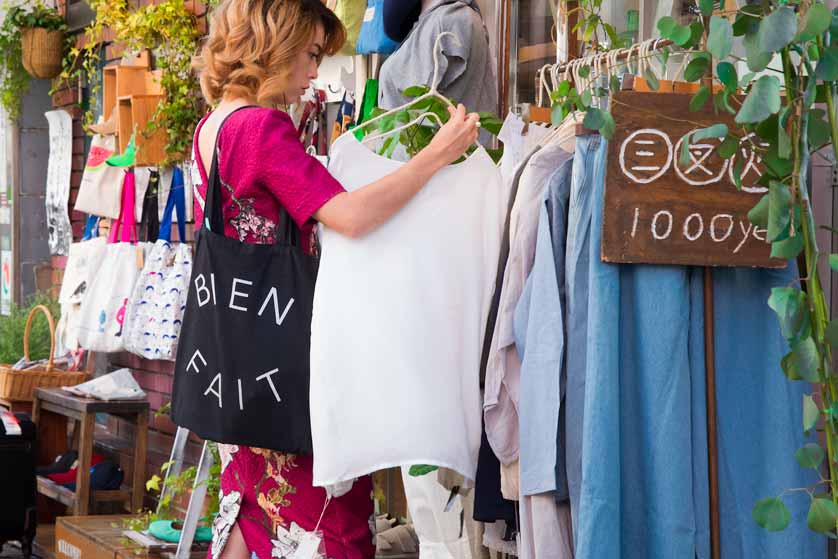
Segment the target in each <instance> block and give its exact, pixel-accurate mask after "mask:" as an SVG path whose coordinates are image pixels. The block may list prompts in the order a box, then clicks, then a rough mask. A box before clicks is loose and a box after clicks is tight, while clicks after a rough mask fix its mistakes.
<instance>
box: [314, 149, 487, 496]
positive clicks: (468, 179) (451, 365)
mask: <svg viewBox="0 0 838 559" xmlns="http://www.w3.org/2000/svg"><path fill="white" fill-rule="evenodd" d="M400 165H402V163H400V162H397V161H392V160H389V159H386V158H383V157H381V156H379V155H377V154H375V153H373V152H372V151H370V150H369V149H368V148H367V147H365V146H364V145H363V144H361V143H360V142H359V141H358V140H357V138H356V137H355V136H354V135H353V134H344V135H343V136H341V137H340V138H339V139H338V141H337V142H335V144H334V146H333V149H332V155H331V159H330V163H329V171H330V172H331V173H332V175H333V176H334V177H335V178H336V179H338V180H339V181H340V183H341V184H342V185H343V186H344V187H345V188H347V189H348V190H350V191H352V190H357V189H358V188H361V187H362V186H364V185H366V184H369V183H370V182H371V181H374V180H376V179H378V178H380V177H382V176H385V175H387V174H389V173H392V172H394V171H395V170H396V169H397V168H398V167H399V166H400ZM502 204H503V200H502V197H501V180H500V175H499V172H498V170H497V168H496V167H495V165H494V163H493V162H492V160H491V158H490V157H489V155H488V154H487V153H486V151H485V150H484V149H483V148H478V149H477V151H475V152H474V153H472V154H471V155H470V156H468V157H467V158H466V160H465V161H464V162H462V163H460V164H457V165H451V166H449V167H446V168H444V169H442V170H441V171H439V172H438V173H437V174H436V175H434V177H432V178H431V180H430V181H429V182H428V184H427V185H426V186H425V187H424V188H423V189H422V191H421V192H420V193H419V194H418V195H417V196H416V197H414V198H413V199H412V200H411V201H410V202H408V204H407V205H406V206H405V207H404V208H403V209H402V210H401V211H400V212H399V214H398V215H397V216H396V217H395V218H394V219H392V220H390V221H388V222H387V223H384V224H383V225H381V226H380V227H379V228H378V229H376V230H375V231H373V232H371V233H369V234H367V235H366V236H364V237H363V238H361V239H349V238H347V237H345V236H342V235H340V234H339V233H337V232H335V231H333V230H330V229H328V228H324V231H323V237H322V243H323V247H322V255H323V256H322V262H321V269H320V275H319V276H318V281H317V287H316V295H315V309H314V313H313V316H312V324H311V344H312V351H311V356H312V381H311V398H312V407H311V409H312V431H313V436H314V483H315V484H316V485H331V484H334V483H337V482H339V481H343V480H347V479H351V478H353V477H357V476H359V475H363V474H365V473H369V472H372V471H376V470H379V469H382V468H386V467H391V466H396V465H408V466H410V465H413V464H430V465H438V466H443V467H447V468H449V469H452V470H455V471H457V472H458V473H460V474H462V475H463V476H464V477H465V478H466V479H468V480H472V481H473V480H474V477H475V469H476V463H477V453H478V448H479V445H480V392H479V355H480V339H481V336H482V334H483V326H484V324H485V318H486V313H487V311H488V301H489V296H490V293H491V287H492V283H491V282H492V271H493V269H494V263H495V262H496V261H497V250H498V242H499V237H500V222H499V216H500V212H499V210H498V208H499V207H500V206H502ZM429 216H432V220H431V222H429ZM431 223H432V226H431V225H430V224H431ZM408 256H409V257H408ZM370 387H375V390H374V391H370ZM382 417H386V418H387V421H381V420H380V419H381V418H382ZM393 433H399V436H398V437H395V438H394V437H393V436H392V434H393ZM384 440H387V441H388V443H387V444H381V441H384Z"/></svg>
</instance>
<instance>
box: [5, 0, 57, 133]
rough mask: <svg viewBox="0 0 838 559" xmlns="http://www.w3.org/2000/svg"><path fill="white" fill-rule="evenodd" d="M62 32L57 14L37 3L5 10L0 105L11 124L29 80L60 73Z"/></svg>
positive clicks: (18, 109) (52, 9)
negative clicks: (7, 114)
mask: <svg viewBox="0 0 838 559" xmlns="http://www.w3.org/2000/svg"><path fill="white" fill-rule="evenodd" d="M65 30H66V24H65V22H64V19H63V18H62V17H61V15H60V14H59V13H58V11H57V10H56V9H55V8H48V7H46V6H45V5H44V4H43V3H41V2H38V3H36V4H35V5H32V6H10V7H8V8H7V11H6V16H5V18H4V19H3V23H2V25H0V52H2V53H3V56H2V57H0V76H2V77H0V103H2V105H3V106H4V107H5V109H6V111H7V112H8V113H9V117H10V118H11V119H12V120H15V119H16V118H17V117H18V115H19V113H20V98H21V96H22V95H23V93H24V92H25V91H26V90H27V89H28V88H29V80H30V79H31V77H36V78H54V77H55V76H57V75H58V74H59V73H60V72H61V62H62V56H63V50H64V32H65Z"/></svg>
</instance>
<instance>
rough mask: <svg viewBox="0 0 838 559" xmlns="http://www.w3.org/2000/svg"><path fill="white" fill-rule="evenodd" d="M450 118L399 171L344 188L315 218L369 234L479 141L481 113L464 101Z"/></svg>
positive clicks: (345, 230) (346, 231) (356, 233)
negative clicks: (468, 110) (468, 109)
mask: <svg viewBox="0 0 838 559" xmlns="http://www.w3.org/2000/svg"><path fill="white" fill-rule="evenodd" d="M448 111H449V112H450V113H451V120H449V121H448V122H446V123H445V125H444V126H443V127H442V128H440V129H439V131H438V132H437V133H436V136H434V139H433V140H431V143H430V144H428V146H427V147H426V148H425V149H423V150H422V151H420V152H419V153H418V154H416V157H414V158H413V159H411V160H410V161H408V162H407V163H406V164H404V165H402V166H400V167H399V168H398V170H397V171H395V172H394V173H391V174H389V175H387V176H385V177H382V178H380V179H378V180H377V181H375V182H372V183H370V184H368V185H367V186H365V187H363V188H359V189H357V190H355V191H353V192H342V193H340V194H338V195H337V196H335V197H334V198H332V199H331V200H329V201H328V202H326V203H325V204H323V207H321V208H320V209H319V210H318V211H317V212H315V214H314V218H315V219H316V220H317V221H319V222H321V223H323V224H325V225H326V227H329V228H330V229H334V230H335V231H338V232H339V233H341V234H343V235H346V236H348V237H353V238H358V237H361V236H363V235H366V234H367V233H369V232H370V231H372V230H373V229H375V228H376V227H378V226H379V225H381V224H382V223H384V222H385V221H387V220H388V219H390V218H391V217H392V216H393V215H394V214H395V213H396V212H398V211H399V210H400V209H402V208H403V207H404V205H405V204H407V203H408V201H409V200H410V199H411V198H413V196H415V195H416V193H417V192H419V190H421V188H422V187H423V186H425V184H426V183H427V182H428V181H429V180H430V179H431V177H433V175H434V174H435V173H436V172H437V171H439V170H440V169H442V168H443V167H445V166H446V165H448V164H449V163H452V162H454V161H456V160H457V159H459V158H460V157H462V156H463V154H464V153H465V152H466V150H467V149H468V147H469V146H470V145H472V144H473V143H474V142H475V141H477V133H478V132H479V130H480V128H479V127H478V125H477V124H478V122H479V120H478V119H479V117H478V115H477V114H476V113H471V114H469V115H466V108H465V107H464V106H462V105H460V106H459V107H457V108H456V109H454V108H449V109H448Z"/></svg>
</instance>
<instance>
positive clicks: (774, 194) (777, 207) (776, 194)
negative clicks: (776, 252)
mask: <svg viewBox="0 0 838 559" xmlns="http://www.w3.org/2000/svg"><path fill="white" fill-rule="evenodd" d="M790 209H791V192H790V191H789V188H788V187H787V186H786V185H784V184H783V183H781V182H777V181H771V186H770V187H769V189H768V240H769V241H771V242H773V241H776V240H778V239H779V238H780V237H781V236H782V235H784V234H785V233H786V231H787V230H788V227H789V222H790V221H791V215H790V214H789V210H790Z"/></svg>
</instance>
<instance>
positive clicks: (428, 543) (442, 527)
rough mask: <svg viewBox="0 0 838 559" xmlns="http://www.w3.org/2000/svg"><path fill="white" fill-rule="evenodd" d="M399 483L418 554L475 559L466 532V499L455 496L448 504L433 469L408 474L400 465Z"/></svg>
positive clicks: (447, 493)
mask: <svg viewBox="0 0 838 559" xmlns="http://www.w3.org/2000/svg"><path fill="white" fill-rule="evenodd" d="M402 483H403V484H404V494H405V498H406V499H407V508H408V510H409V511H410V520H411V522H413V528H414V530H415V531H416V535H417V536H418V537H419V557H421V559H478V558H477V557H474V556H473V554H472V550H471V543H470V541H469V534H468V533H467V532H466V531H465V522H464V517H465V513H466V511H465V505H466V502H465V501H466V498H464V497H455V498H454V502H453V503H452V504H451V506H450V507H449V506H448V504H449V502H448V501H449V497H450V491H447V490H446V489H445V488H444V487H443V486H442V485H440V484H439V483H437V476H436V475H435V474H434V473H433V472H432V473H430V474H426V475H423V476H411V475H410V474H409V473H408V468H404V467H403V468H402ZM470 500H473V499H470Z"/></svg>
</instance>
